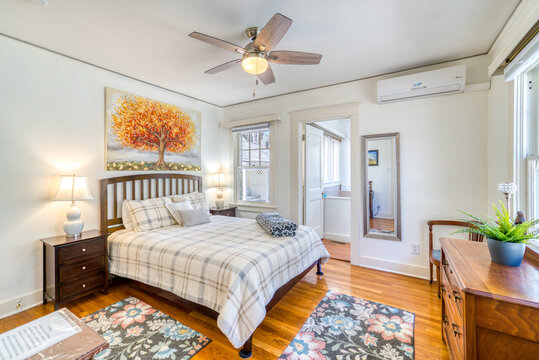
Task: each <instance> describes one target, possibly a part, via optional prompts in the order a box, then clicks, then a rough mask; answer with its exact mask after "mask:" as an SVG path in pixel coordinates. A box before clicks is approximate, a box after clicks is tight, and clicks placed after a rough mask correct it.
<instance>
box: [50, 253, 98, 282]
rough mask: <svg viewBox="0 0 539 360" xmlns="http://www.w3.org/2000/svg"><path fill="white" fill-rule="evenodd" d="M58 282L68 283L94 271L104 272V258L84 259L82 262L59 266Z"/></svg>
mask: <svg viewBox="0 0 539 360" xmlns="http://www.w3.org/2000/svg"><path fill="white" fill-rule="evenodd" d="M59 270H60V279H59V280H60V282H64V281H65V282H69V281H71V280H73V279H76V278H78V277H80V276H85V275H86V274H88V273H90V272H92V271H95V270H105V257H104V256H103V255H98V256H96V257H93V258H84V259H83V260H80V261H76V262H72V263H66V264H62V265H60V269H59Z"/></svg>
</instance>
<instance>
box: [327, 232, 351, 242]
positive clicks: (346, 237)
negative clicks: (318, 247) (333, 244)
mask: <svg viewBox="0 0 539 360" xmlns="http://www.w3.org/2000/svg"><path fill="white" fill-rule="evenodd" d="M324 239H327V240H335V241H341V242H346V243H349V242H350V235H346V234H336V233H327V232H325V233H324Z"/></svg>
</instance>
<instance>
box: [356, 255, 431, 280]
mask: <svg viewBox="0 0 539 360" xmlns="http://www.w3.org/2000/svg"><path fill="white" fill-rule="evenodd" d="M352 265H359V266H363V267H366V268H369V269H374V270H381V271H387V272H391V273H395V274H401V275H406V276H411V277H415V278H419V279H424V280H428V279H429V269H428V267H427V266H418V265H411V264H404V263H399V262H396V261H388V260H383V259H377V258H372V257H367V256H360V257H359V261H358V263H357V264H352Z"/></svg>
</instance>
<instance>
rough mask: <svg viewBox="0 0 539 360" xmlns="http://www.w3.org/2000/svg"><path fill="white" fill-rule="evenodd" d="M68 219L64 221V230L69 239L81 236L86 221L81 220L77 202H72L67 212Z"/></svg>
mask: <svg viewBox="0 0 539 360" xmlns="http://www.w3.org/2000/svg"><path fill="white" fill-rule="evenodd" d="M66 218H67V221H66V222H65V223H64V231H65V233H66V237H67V238H69V239H76V238H78V237H80V236H81V232H82V229H83V228H84V222H83V221H81V220H80V210H79V208H78V207H77V206H76V205H75V204H71V206H70V207H69V209H68V210H67V213H66Z"/></svg>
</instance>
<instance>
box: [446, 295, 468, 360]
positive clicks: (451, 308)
mask: <svg viewBox="0 0 539 360" xmlns="http://www.w3.org/2000/svg"><path fill="white" fill-rule="evenodd" d="M443 296H444V299H443V302H444V315H445V318H444V320H445V321H447V324H445V325H447V327H448V329H449V332H448V333H447V336H448V337H450V338H452V341H453V343H454V344H455V345H456V347H457V348H458V350H459V353H460V354H461V355H462V354H464V329H463V326H462V325H463V321H462V316H461V315H460V313H459V312H458V310H457V306H456V305H455V303H454V301H453V300H452V299H451V298H450V297H449V294H448V293H447V292H444V295H443Z"/></svg>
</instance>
